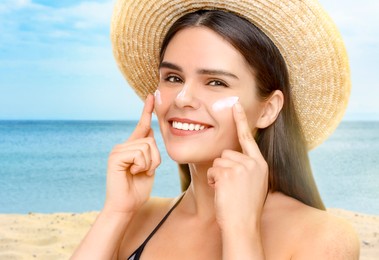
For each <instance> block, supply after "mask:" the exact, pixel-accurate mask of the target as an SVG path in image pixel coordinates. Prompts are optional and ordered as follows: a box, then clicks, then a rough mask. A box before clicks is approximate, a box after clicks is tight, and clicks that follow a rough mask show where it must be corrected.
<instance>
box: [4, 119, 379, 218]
mask: <svg viewBox="0 0 379 260" xmlns="http://www.w3.org/2000/svg"><path fill="white" fill-rule="evenodd" d="M136 123H137V122H136V121H46V120H42V121H17V120H13V121H0V213H17V214H27V213H30V212H39V213H53V212H73V213H79V212H86V211H98V210H100V209H101V208H102V206H103V203H104V198H105V177H106V168H107V160H108V155H109V153H110V151H111V150H112V148H113V146H114V145H116V144H118V143H122V142H124V141H125V140H126V139H127V138H128V136H129V135H130V134H131V132H132V131H133V129H134V127H135V125H136ZM153 129H154V131H155V136H156V139H157V144H158V147H159V149H160V151H161V157H162V164H161V165H160V167H159V168H158V169H157V171H156V176H155V183H154V188H153V191H152V196H160V197H174V196H177V195H178V194H180V188H179V178H178V175H177V166H176V164H175V163H174V162H173V161H172V160H171V159H170V158H169V156H168V155H167V153H166V151H165V148H164V145H163V141H162V138H161V137H160V134H159V127H158V124H157V122H155V121H154V122H153ZM309 156H310V159H311V166H312V169H313V174H314V177H315V180H316V183H317V186H318V188H319V191H320V193H321V196H322V198H323V200H324V203H325V205H326V206H327V207H328V208H343V209H346V210H351V211H357V212H361V213H366V214H374V215H379V122H378V121H372V122H361V121H343V122H342V123H341V124H340V125H339V127H338V128H337V130H336V131H335V132H334V133H333V134H332V136H331V137H330V138H329V139H328V140H327V141H325V142H324V143H323V144H321V145H320V146H318V147H317V148H315V149H313V150H312V151H310V153H309Z"/></svg>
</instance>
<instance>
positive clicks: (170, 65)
mask: <svg viewBox="0 0 379 260" xmlns="http://www.w3.org/2000/svg"><path fill="white" fill-rule="evenodd" d="M161 68H167V69H173V70H177V71H179V72H183V69H182V68H181V67H180V66H178V65H175V64H173V63H171V62H167V61H163V62H162V63H161V64H160V65H159V69H161ZM197 73H199V74H203V75H214V76H217V75H222V76H227V77H232V78H235V79H238V77H237V76H236V75H235V74H233V73H230V72H227V71H224V70H217V69H215V70H214V69H199V70H197Z"/></svg>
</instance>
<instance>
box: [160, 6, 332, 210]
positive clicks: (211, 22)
mask: <svg viewBox="0 0 379 260" xmlns="http://www.w3.org/2000/svg"><path fill="white" fill-rule="evenodd" d="M194 26H203V27H207V28H209V29H211V30H213V31H214V32H216V33H218V34H219V35H221V36H222V37H223V38H224V39H225V40H227V41H228V42H229V43H230V44H232V45H233V46H234V47H235V48H236V49H237V50H238V51H239V52H240V53H241V54H242V55H243V56H244V57H245V59H246V61H247V62H248V64H249V65H250V66H251V68H252V70H253V73H254V77H255V79H256V82H257V84H256V85H257V87H258V96H259V97H260V98H261V99H262V100H265V99H267V98H268V97H269V96H270V95H271V93H272V92H273V91H275V90H280V91H282V92H283V95H284V105H283V108H282V110H281V112H280V113H279V116H278V118H277V119H276V120H275V122H274V123H273V124H272V125H270V126H269V127H267V128H265V129H259V130H258V133H257V136H256V141H257V144H258V146H259V148H260V150H261V152H262V155H263V157H264V158H265V160H266V162H267V164H268V166H269V190H270V191H271V192H274V191H280V192H282V193H284V194H286V195H288V196H291V197H293V198H295V199H297V200H299V201H302V202H303V203H305V204H307V205H309V206H312V207H315V208H319V209H325V206H324V204H323V202H322V200H321V197H320V194H319V192H318V190H317V187H316V183H315V181H314V178H313V175H312V170H311V167H310V162H309V158H308V151H307V147H306V143H305V141H304V137H303V134H302V132H301V126H300V122H299V120H298V117H297V115H296V111H295V108H294V105H293V101H292V98H291V88H290V83H289V77H288V71H287V67H286V64H285V61H284V59H283V57H282V55H281V54H280V52H279V50H278V49H277V48H276V46H275V45H274V43H273V42H272V41H271V40H270V39H269V38H268V37H267V36H266V35H265V34H264V33H263V32H262V31H261V30H260V29H259V28H257V27H256V26H255V25H254V24H252V23H250V22H249V21H247V20H245V19H243V18H241V17H239V16H237V15H234V14H232V13H228V12H223V11H217V10H212V11H206V10H201V11H197V12H194V13H190V14H186V15H184V16H182V17H181V18H180V19H178V20H177V21H176V22H175V23H174V24H173V26H172V27H171V28H170V29H169V31H168V33H167V34H166V37H165V38H164V40H163V42H162V46H161V52H160V59H161V61H162V60H163V56H164V53H165V50H166V48H167V45H168V44H169V42H170V40H171V39H172V38H173V37H174V35H175V34H176V33H177V32H178V31H180V30H182V29H185V28H188V27H194ZM179 172H180V175H181V176H180V178H181V185H182V190H185V189H187V187H188V185H189V183H190V181H191V177H190V173H189V168H188V165H186V164H182V165H179Z"/></svg>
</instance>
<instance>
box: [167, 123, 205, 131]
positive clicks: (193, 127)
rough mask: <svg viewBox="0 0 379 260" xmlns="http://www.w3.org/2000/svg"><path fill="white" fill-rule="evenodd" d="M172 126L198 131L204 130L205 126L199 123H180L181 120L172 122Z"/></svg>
mask: <svg viewBox="0 0 379 260" xmlns="http://www.w3.org/2000/svg"><path fill="white" fill-rule="evenodd" d="M172 127H173V128H176V129H179V130H185V131H199V130H204V129H205V126H203V125H200V124H189V123H182V122H176V121H173V122H172Z"/></svg>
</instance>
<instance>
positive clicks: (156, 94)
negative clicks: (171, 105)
mask: <svg viewBox="0 0 379 260" xmlns="http://www.w3.org/2000/svg"><path fill="white" fill-rule="evenodd" d="M154 97H155V105H162V97H161V92H160V91H159V89H157V90H156V91H155V92H154Z"/></svg>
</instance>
